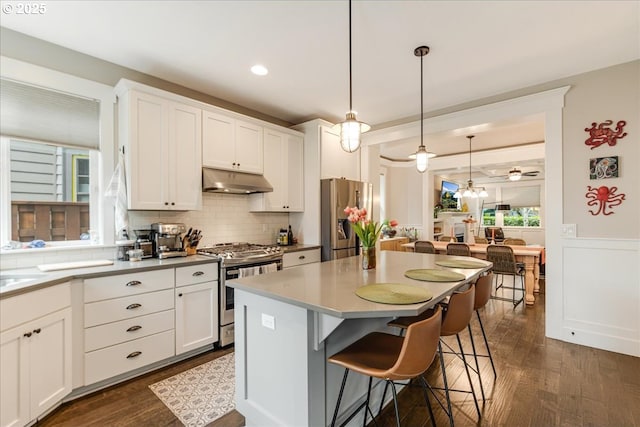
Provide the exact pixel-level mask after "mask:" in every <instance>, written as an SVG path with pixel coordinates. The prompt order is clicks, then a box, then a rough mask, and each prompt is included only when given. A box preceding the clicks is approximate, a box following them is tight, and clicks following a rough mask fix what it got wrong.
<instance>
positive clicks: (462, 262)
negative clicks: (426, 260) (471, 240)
mask: <svg viewBox="0 0 640 427" xmlns="http://www.w3.org/2000/svg"><path fill="white" fill-rule="evenodd" d="M436 265H439V266H441V267H451V268H483V267H486V266H487V264H485V263H483V262H480V261H473V260H466V259H442V260H439V261H436Z"/></svg>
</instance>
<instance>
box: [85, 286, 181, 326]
mask: <svg viewBox="0 0 640 427" xmlns="http://www.w3.org/2000/svg"><path fill="white" fill-rule="evenodd" d="M173 305H174V297H173V289H167V290H164V291H158V292H151V293H148V294H142V295H132V296H130V297H124V298H116V299H111V300H107V301H98V302H92V303H88V304H85V305H84V327H85V328H88V327H91V326H96V325H102V324H104V323H111V322H116V321H119V320H124V319H131V318H132V317H138V316H144V315H145V314H151V313H156V312H158V311H164V310H171V309H173Z"/></svg>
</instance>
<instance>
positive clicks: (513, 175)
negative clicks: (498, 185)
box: [492, 167, 540, 181]
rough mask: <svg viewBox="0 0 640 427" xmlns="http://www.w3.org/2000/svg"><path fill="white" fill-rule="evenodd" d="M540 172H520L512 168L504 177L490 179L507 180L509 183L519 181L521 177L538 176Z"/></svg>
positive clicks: (498, 176) (496, 176)
mask: <svg viewBox="0 0 640 427" xmlns="http://www.w3.org/2000/svg"><path fill="white" fill-rule="evenodd" d="M539 173H540V171H529V172H522V171H521V170H520V169H519V168H517V167H514V168H512V169H511V170H510V171H509V173H507V174H506V175H494V176H492V178H509V181H519V180H520V178H522V177H523V176H538V174H539Z"/></svg>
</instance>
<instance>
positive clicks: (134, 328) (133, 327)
mask: <svg viewBox="0 0 640 427" xmlns="http://www.w3.org/2000/svg"><path fill="white" fill-rule="evenodd" d="M138 329H142V326H140V325H134V326H132V327H130V328H128V329H127V332H133V331H137V330H138Z"/></svg>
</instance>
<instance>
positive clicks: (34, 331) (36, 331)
mask: <svg viewBox="0 0 640 427" xmlns="http://www.w3.org/2000/svg"><path fill="white" fill-rule="evenodd" d="M41 331H42V329H40V328H38V329H34V330H33V333H34V334H39V333H40V332H41Z"/></svg>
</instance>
